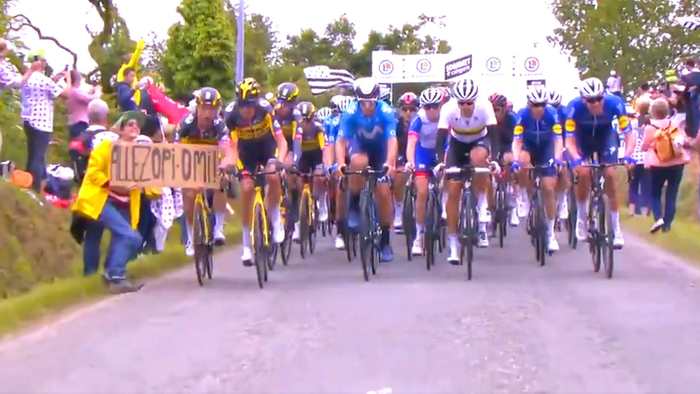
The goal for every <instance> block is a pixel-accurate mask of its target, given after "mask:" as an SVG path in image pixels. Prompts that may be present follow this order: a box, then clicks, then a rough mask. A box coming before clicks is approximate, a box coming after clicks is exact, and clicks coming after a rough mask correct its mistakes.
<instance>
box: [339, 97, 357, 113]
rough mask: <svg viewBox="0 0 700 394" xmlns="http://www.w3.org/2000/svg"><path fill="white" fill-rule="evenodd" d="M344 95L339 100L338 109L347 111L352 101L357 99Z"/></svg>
mask: <svg viewBox="0 0 700 394" xmlns="http://www.w3.org/2000/svg"><path fill="white" fill-rule="evenodd" d="M342 97H343V99H342V100H340V102H338V110H339V111H340V112H345V111H347V109H348V107H350V106H351V105H352V103H353V102H354V101H355V99H353V98H352V97H350V96H342Z"/></svg>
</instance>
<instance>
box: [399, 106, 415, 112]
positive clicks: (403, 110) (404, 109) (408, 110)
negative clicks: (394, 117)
mask: <svg viewBox="0 0 700 394" xmlns="http://www.w3.org/2000/svg"><path fill="white" fill-rule="evenodd" d="M401 111H402V112H418V108H416V107H403V108H401Z"/></svg>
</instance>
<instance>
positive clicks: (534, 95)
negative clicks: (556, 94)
mask: <svg viewBox="0 0 700 394" xmlns="http://www.w3.org/2000/svg"><path fill="white" fill-rule="evenodd" d="M548 101H549V92H547V89H545V88H544V86H540V85H534V86H530V87H529V88H528V89H527V102H528V103H530V104H547V102H548Z"/></svg>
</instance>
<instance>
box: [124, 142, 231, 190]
mask: <svg viewBox="0 0 700 394" xmlns="http://www.w3.org/2000/svg"><path fill="white" fill-rule="evenodd" d="M218 165H219V148H218V147H217V146H210V145H182V144H149V145H141V144H126V143H115V144H114V146H113V148H112V167H111V180H110V184H112V185H115V186H130V185H133V184H138V185H140V186H149V187H166V186H170V187H184V188H199V187H205V188H216V187H218V185H219V177H218V170H217V168H218Z"/></svg>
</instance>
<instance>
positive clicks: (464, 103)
mask: <svg viewBox="0 0 700 394" xmlns="http://www.w3.org/2000/svg"><path fill="white" fill-rule="evenodd" d="M457 103H458V104H459V105H467V106H472V105H474V102H473V101H458V102H457Z"/></svg>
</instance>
